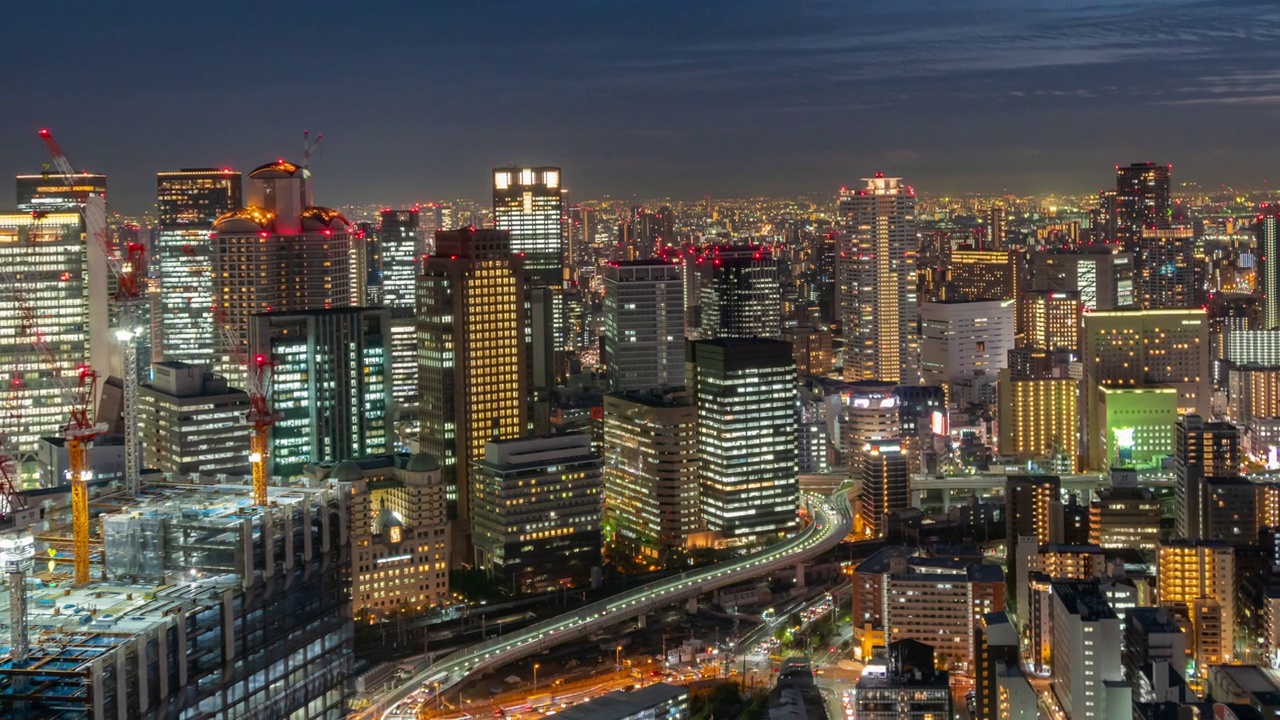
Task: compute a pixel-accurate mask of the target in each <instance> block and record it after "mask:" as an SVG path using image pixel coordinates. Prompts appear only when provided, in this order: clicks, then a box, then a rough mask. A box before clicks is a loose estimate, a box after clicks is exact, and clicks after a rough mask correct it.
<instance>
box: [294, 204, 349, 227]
mask: <svg viewBox="0 0 1280 720" xmlns="http://www.w3.org/2000/svg"><path fill="white" fill-rule="evenodd" d="M350 226H351V223H350V222H349V221H348V220H347V219H346V218H345V217H343V216H342V213H340V212H338V211H337V210H334V209H333V208H327V207H320V206H319V205H309V206H307V207H305V208H303V209H302V229H303V230H325V229H330V230H340V231H342V232H346V231H347V230H349V229H350Z"/></svg>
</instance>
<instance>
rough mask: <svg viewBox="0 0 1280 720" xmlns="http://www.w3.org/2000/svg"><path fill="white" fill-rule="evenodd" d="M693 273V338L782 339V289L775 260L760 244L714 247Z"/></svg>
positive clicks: (776, 260)
mask: <svg viewBox="0 0 1280 720" xmlns="http://www.w3.org/2000/svg"><path fill="white" fill-rule="evenodd" d="M702 260H703V261H702V262H701V263H699V264H698V265H697V267H698V271H699V282H698V287H699V292H700V293H701V296H702V300H701V328H700V331H699V333H698V337H699V339H702V340H712V339H715V338H751V337H760V338H771V339H774V340H779V339H781V338H782V285H781V277H780V275H779V272H778V258H776V257H775V256H774V254H773V251H772V250H770V249H769V248H767V247H763V246H760V245H715V246H712V247H709V248H707V249H706V250H705V251H704V252H703V256H702Z"/></svg>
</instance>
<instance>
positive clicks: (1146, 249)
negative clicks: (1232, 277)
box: [1135, 228, 1204, 310]
mask: <svg viewBox="0 0 1280 720" xmlns="http://www.w3.org/2000/svg"><path fill="white" fill-rule="evenodd" d="M1135 243H1136V247H1137V254H1136V258H1137V262H1136V263H1135V265H1136V266H1137V271H1136V278H1135V280H1136V282H1135V289H1136V295H1137V298H1136V300H1137V303H1136V304H1137V306H1138V307H1140V308H1143V309H1148V310H1159V309H1162V308H1188V307H1199V306H1200V304H1201V302H1202V301H1203V295H1204V289H1203V288H1201V287H1197V285H1196V277H1195V276H1196V270H1195V263H1196V259H1195V233H1194V231H1192V230H1191V229H1190V228H1162V229H1158V230H1157V229H1144V230H1143V231H1142V232H1141V233H1140V234H1139V235H1138V237H1137V239H1136V240H1135Z"/></svg>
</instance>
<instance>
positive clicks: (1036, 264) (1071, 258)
mask: <svg viewBox="0 0 1280 720" xmlns="http://www.w3.org/2000/svg"><path fill="white" fill-rule="evenodd" d="M1133 274H1134V270H1133V253H1130V252H1124V251H1122V250H1121V249H1120V247H1119V246H1118V245H1105V244H1103V245H1085V246H1083V247H1080V248H1078V249H1075V250H1052V251H1048V252H1038V253H1036V254H1035V255H1034V256H1033V257H1032V272H1031V275H1032V279H1033V284H1032V287H1033V289H1035V290H1050V291H1056V292H1075V293H1079V294H1080V304H1081V306H1082V307H1083V308H1084V309H1085V310H1088V311H1090V312H1092V311H1094V310H1123V309H1126V308H1131V307H1133V305H1134V301H1135V300H1134V285H1133Z"/></svg>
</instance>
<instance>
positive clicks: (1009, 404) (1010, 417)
mask: <svg viewBox="0 0 1280 720" xmlns="http://www.w3.org/2000/svg"><path fill="white" fill-rule="evenodd" d="M1079 387H1080V386H1079V383H1078V382H1077V381H1076V380H1073V379H1072V378H1052V377H1050V378H1033V379H1020V378H1014V377H1013V374H1012V372H1010V371H1009V370H1003V371H1001V373H1000V382H999V386H998V390H999V393H998V394H999V411H998V412H999V414H998V416H997V419H998V421H999V447H1000V454H1001V455H1005V456H1009V457H1014V458H1017V459H1018V460H1019V461H1026V460H1037V461H1041V460H1042V461H1046V462H1045V464H1046V465H1047V466H1048V468H1050V469H1052V470H1053V472H1067V473H1069V472H1074V471H1075V470H1076V469H1077V467H1078V466H1079V456H1080V389H1079Z"/></svg>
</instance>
